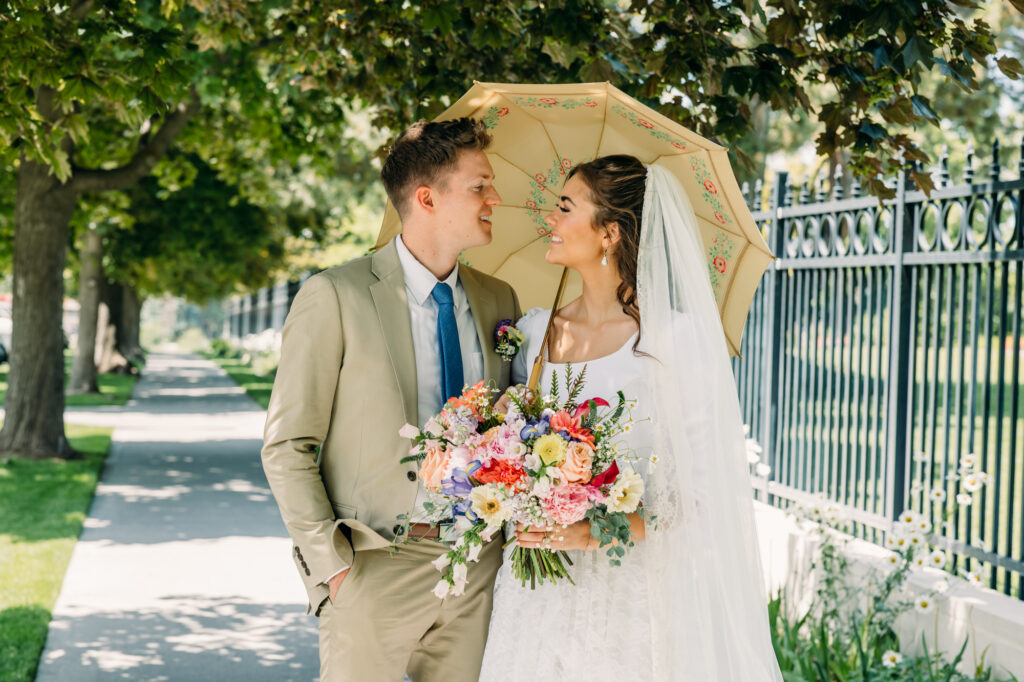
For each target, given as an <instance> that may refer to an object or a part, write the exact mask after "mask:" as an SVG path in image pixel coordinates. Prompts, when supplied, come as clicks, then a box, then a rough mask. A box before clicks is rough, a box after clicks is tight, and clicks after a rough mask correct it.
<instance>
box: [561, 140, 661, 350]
mask: <svg viewBox="0 0 1024 682" xmlns="http://www.w3.org/2000/svg"><path fill="white" fill-rule="evenodd" d="M574 175H579V176H580V179H582V180H583V182H584V184H586V186H587V189H589V190H590V202H591V203H592V204H594V208H595V210H594V228H595V229H607V227H608V225H609V224H610V223H617V224H618V226H619V241H618V242H617V243H616V244H614V245H613V246H612V248H610V249H608V259H609V261H611V262H613V263H615V266H616V268H617V269H618V271H619V276H620V277H621V278H622V283H620V284H619V287H618V289H617V290H616V292H615V295H616V298H618V300H619V303H620V304H621V305H622V312H624V313H626V314H627V315H629V316H630V317H631V318H633V321H634V322H636V326H637V329H638V330H639V328H640V306H639V305H638V304H637V299H636V263H637V254H638V252H639V250H640V222H641V219H642V217H643V208H644V192H645V191H646V189H647V167H646V166H645V165H644V164H643V163H642V162H641V161H640V159H638V158H636V157H633V156H629V155H626V154H614V155H612V156H602V157H599V158H596V159H594V160H593V161H587V162H586V163H581V164H580V165H578V166H576V167H575V168H573V169H572V170H571V171H569V177H570V178H571V177H573V176H574ZM639 343H640V334H639V332H638V333H637V336H636V341H635V342H634V343H633V352H636V349H637V345H638V344H639Z"/></svg>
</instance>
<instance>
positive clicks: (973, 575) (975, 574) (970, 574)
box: [963, 571, 985, 587]
mask: <svg viewBox="0 0 1024 682" xmlns="http://www.w3.org/2000/svg"><path fill="white" fill-rule="evenodd" d="M963 577H964V580H966V581H967V582H969V583H970V584H972V585H974V586H975V587H981V586H982V585H984V583H985V581H984V579H983V578H982V577H981V573H980V572H979V571H964V572H963Z"/></svg>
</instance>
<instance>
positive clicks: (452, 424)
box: [400, 367, 644, 598]
mask: <svg viewBox="0 0 1024 682" xmlns="http://www.w3.org/2000/svg"><path fill="white" fill-rule="evenodd" d="M585 374H586V368H585V367H584V368H583V370H582V371H581V372H580V373H579V374H578V375H576V376H575V377H574V376H572V370H571V368H567V370H566V374H565V384H566V394H567V397H566V399H565V400H564V401H561V402H559V401H558V399H557V396H558V393H559V389H558V382H557V377H555V381H554V382H553V385H552V394H553V395H552V396H548V397H541V396H537V395H533V394H531V393H530V392H529V391H527V390H526V389H525V388H524V387H522V386H520V387H516V388H514V389H511V390H510V392H509V397H510V399H511V403H512V405H511V407H510V409H509V411H508V413H507V414H506V415H501V414H499V413H497V412H496V411H495V410H494V409H493V407H492V405H491V399H492V397H493V395H494V393H496V391H495V390H494V389H490V388H487V387H485V386H484V384H483V382H480V383H478V384H476V385H475V386H472V387H470V388H467V389H466V390H465V391H464V392H463V394H462V395H461V396H459V397H457V398H451V399H450V400H449V401H448V402H447V403H446V404H445V406H444V408H443V409H442V410H441V412H440V413H439V414H437V415H435V416H433V417H431V418H430V419H429V420H428V421H427V422H426V424H424V427H423V430H422V431H421V430H420V429H417V428H416V427H415V426H412V425H409V424H407V425H406V426H404V427H403V428H402V430H401V431H400V435H402V436H403V437H405V438H410V439H412V441H413V446H412V449H411V450H410V454H409V456H408V457H406V458H404V459H403V460H402V461H403V462H409V461H416V462H418V463H419V476H420V479H421V480H422V481H423V485H424V487H425V488H426V489H427V493H428V501H427V502H426V504H425V505H424V508H425V511H426V513H427V515H428V517H429V520H430V522H431V523H432V524H442V525H447V524H453V525H454V532H453V533H452V534H450V535H447V536H442V537H447V538H448V539H449V540H450V542H451V545H452V546H451V549H450V550H449V551H448V552H447V553H446V554H443V555H441V556H440V557H439V558H438V559H437V560H436V561H435V562H434V565H435V566H436V567H437V569H438V570H439V571H441V572H442V573H443V577H442V579H441V580H440V581H439V582H438V583H437V586H436V587H435V588H434V594H435V595H437V597H439V598H443V597H445V596H446V595H448V594H452V595H459V594H462V593H463V591H464V589H465V585H466V571H467V563H468V562H470V561H476V560H477V558H478V556H479V554H480V550H481V548H482V547H483V544H484V543H485V542H489V541H490V540H491V538H492V537H493V536H494V535H495V533H497V532H498V530H500V529H501V528H502V527H503V525H504V524H505V523H522V524H524V525H525V526H527V527H533V528H540V527H545V528H554V529H556V532H557V528H559V527H561V528H564V527H566V526H568V525H570V524H573V523H576V522H577V521H582V520H584V519H587V520H589V522H590V531H591V535H592V536H593V537H595V538H597V539H598V540H599V541H600V545H601V546H602V547H604V546H609V548H608V555H609V557H610V559H611V562H612V563H613V564H618V563H619V559H621V557H622V556H624V555H625V551H626V548H627V547H630V546H632V544H633V539H632V534H631V532H630V523H629V518H628V517H627V515H628V514H630V513H632V512H634V511H637V510H638V508H639V509H640V513H641V514H642V513H643V510H642V508H641V507H640V501H641V497H642V495H643V492H644V483H643V479H642V478H641V477H640V475H639V474H637V473H636V472H635V471H634V470H633V468H632V467H631V466H630V462H631V461H632V460H631V458H630V457H629V451H628V450H627V449H626V448H625V446H624V444H623V443H622V441H621V439H617V438H616V437H617V436H619V435H621V434H622V433H626V432H629V431H630V430H631V429H632V428H633V426H634V422H633V419H632V417H631V415H630V408H631V407H632V404H631V402H630V401H627V400H626V398H625V397H624V396H623V394H622V392H621V391H619V392H618V404H617V405H615V406H614V407H612V406H611V405H609V404H608V402H607V401H605V400H603V399H600V398H592V399H589V400H582V401H580V400H579V396H580V393H581V392H582V390H583V383H584V377H585ZM403 518H404V517H403ZM513 541H514V538H513V540H511V541H510V542H513ZM567 564H568V565H570V566H571V565H572V561H571V560H570V558H569V556H568V554H567V553H566V552H564V551H560V550H551V549H537V548H523V547H519V546H516V547H515V548H514V549H513V550H512V554H511V566H512V571H513V575H515V576H516V577H517V578H518V579H519V580H520V581H521V582H522V583H523V584H524V585H525V584H526V582H527V581H529V582H530V586H531V588H532V587H535V586H536V584H537V583H538V582H540V583H543V582H544V581H545V580H549V581H551V582H555V581H556V580H559V579H562V578H564V579H566V580H569V582H572V577H571V576H570V575H569V572H568V570H567V567H566V565H567Z"/></svg>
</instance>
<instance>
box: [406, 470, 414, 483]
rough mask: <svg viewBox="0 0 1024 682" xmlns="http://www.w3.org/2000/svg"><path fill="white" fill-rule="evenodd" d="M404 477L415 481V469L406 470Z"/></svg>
mask: <svg viewBox="0 0 1024 682" xmlns="http://www.w3.org/2000/svg"><path fill="white" fill-rule="evenodd" d="M405 477H406V478H408V479H409V480H410V481H415V480H416V472H415V471H407V472H406V474H405Z"/></svg>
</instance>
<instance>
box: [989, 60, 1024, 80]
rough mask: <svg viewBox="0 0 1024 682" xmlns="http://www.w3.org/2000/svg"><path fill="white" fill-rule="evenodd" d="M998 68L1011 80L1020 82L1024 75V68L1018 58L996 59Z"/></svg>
mask: <svg viewBox="0 0 1024 682" xmlns="http://www.w3.org/2000/svg"><path fill="white" fill-rule="evenodd" d="M996 66H998V67H999V70H1000V71H1002V72H1003V73H1004V74H1005V75H1006V77H1007V78H1009V79H1011V80H1020V77H1021V75H1022V74H1024V66H1021V63H1020V60H1018V59H1017V58H1016V57H999V58H998V59H996Z"/></svg>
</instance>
